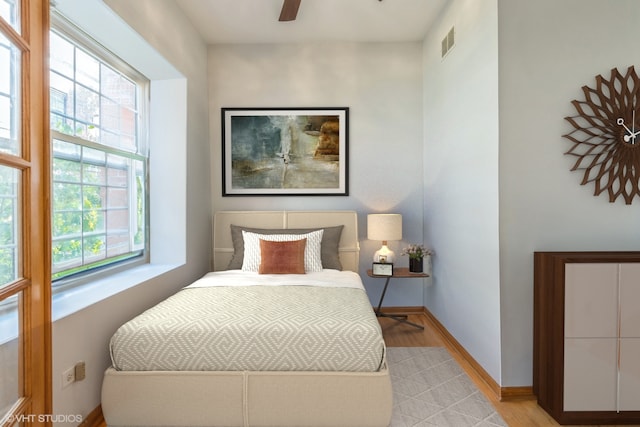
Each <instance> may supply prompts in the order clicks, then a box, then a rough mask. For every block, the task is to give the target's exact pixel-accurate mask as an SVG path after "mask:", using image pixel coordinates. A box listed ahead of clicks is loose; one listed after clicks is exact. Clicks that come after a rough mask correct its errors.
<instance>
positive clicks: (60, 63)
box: [49, 33, 74, 79]
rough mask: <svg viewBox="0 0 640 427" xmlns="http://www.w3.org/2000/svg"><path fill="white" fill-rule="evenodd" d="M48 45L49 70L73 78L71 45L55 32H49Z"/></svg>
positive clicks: (72, 49) (72, 48)
mask: <svg viewBox="0 0 640 427" xmlns="http://www.w3.org/2000/svg"><path fill="white" fill-rule="evenodd" d="M50 46H51V58H50V60H49V64H50V67H51V70H52V71H57V72H58V73H60V74H61V75H63V76H65V77H68V78H70V79H73V51H74V47H73V45H72V44H71V43H69V42H68V41H67V40H65V39H63V38H62V37H60V36H59V35H57V34H56V33H51V38H50Z"/></svg>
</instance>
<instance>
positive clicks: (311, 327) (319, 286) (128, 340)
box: [110, 270, 384, 372]
mask: <svg viewBox="0 0 640 427" xmlns="http://www.w3.org/2000/svg"><path fill="white" fill-rule="evenodd" d="M301 279H302V280H303V281H301ZM110 350H111V359H112V362H113V366H114V368H115V369H118V370H126V371H349V372H374V371H378V370H379V369H380V367H381V364H382V361H383V359H384V341H383V339H382V333H381V330H380V326H379V324H378V321H377V319H376V316H375V314H374V313H373V310H372V308H371V303H370V302H369V298H368V297H367V295H366V293H365V290H364V288H363V287H362V281H361V280H360V277H359V276H358V275H357V274H356V273H353V272H346V271H343V272H339V271H337V270H324V271H323V272H320V273H311V274H305V275H258V274H257V273H245V272H240V271H238V270H234V271H227V272H216V273H209V274H207V275H206V276H205V277H203V278H202V279H200V280H199V281H197V282H195V283H194V284H193V285H191V286H188V287H187V288H184V289H182V290H181V291H179V292H178V293H176V294H175V295H173V296H171V297H170V298H168V299H166V300H165V301H163V302H161V303H160V304H158V305H157V306H155V307H153V308H151V309H149V310H147V311H146V312H144V313H143V314H141V315H140V316H138V317H136V318H134V319H133V320H131V321H129V322H128V323H126V324H124V325H123V326H121V327H120V328H119V329H118V330H117V331H116V333H115V334H114V336H113V337H112V339H111V344H110Z"/></svg>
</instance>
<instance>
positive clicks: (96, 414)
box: [78, 405, 106, 427]
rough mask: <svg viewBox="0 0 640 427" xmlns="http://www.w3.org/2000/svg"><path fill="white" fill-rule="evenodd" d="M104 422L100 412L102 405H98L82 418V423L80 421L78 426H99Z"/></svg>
mask: <svg viewBox="0 0 640 427" xmlns="http://www.w3.org/2000/svg"><path fill="white" fill-rule="evenodd" d="M105 424H106V423H105V421H104V415H103V414H102V405H98V406H97V407H96V408H95V409H94V410H93V411H91V412H90V413H89V415H87V417H86V418H85V419H84V420H82V423H80V425H78V427H101V426H104V425H105Z"/></svg>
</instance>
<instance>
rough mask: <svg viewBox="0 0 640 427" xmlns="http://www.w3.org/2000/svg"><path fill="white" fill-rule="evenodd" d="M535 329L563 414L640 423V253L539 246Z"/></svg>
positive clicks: (541, 393)
mask: <svg viewBox="0 0 640 427" xmlns="http://www.w3.org/2000/svg"><path fill="white" fill-rule="evenodd" d="M533 332H534V334H533V335H534V343H533V347H534V357H533V389H534V393H535V394H536V396H537V398H538V404H539V405H540V406H541V407H542V408H544V409H545V410H546V411H547V412H548V413H549V414H550V415H551V416H552V417H553V418H555V419H556V421H558V422H559V423H560V424H631V423H638V424H640V252H536V253H535V254H534V331H533Z"/></svg>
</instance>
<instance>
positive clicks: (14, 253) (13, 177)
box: [0, 166, 20, 287]
mask: <svg viewBox="0 0 640 427" xmlns="http://www.w3.org/2000/svg"><path fill="white" fill-rule="evenodd" d="M17 189H18V171H17V170H15V169H11V168H9V167H6V166H0V287H2V286H4V285H7V284H9V283H12V282H13V281H15V280H16V279H17V278H18V275H19V265H18V256H19V253H18V252H19V236H20V234H19V233H18V225H19V224H18V222H19V218H20V211H19V200H18V191H17Z"/></svg>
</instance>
